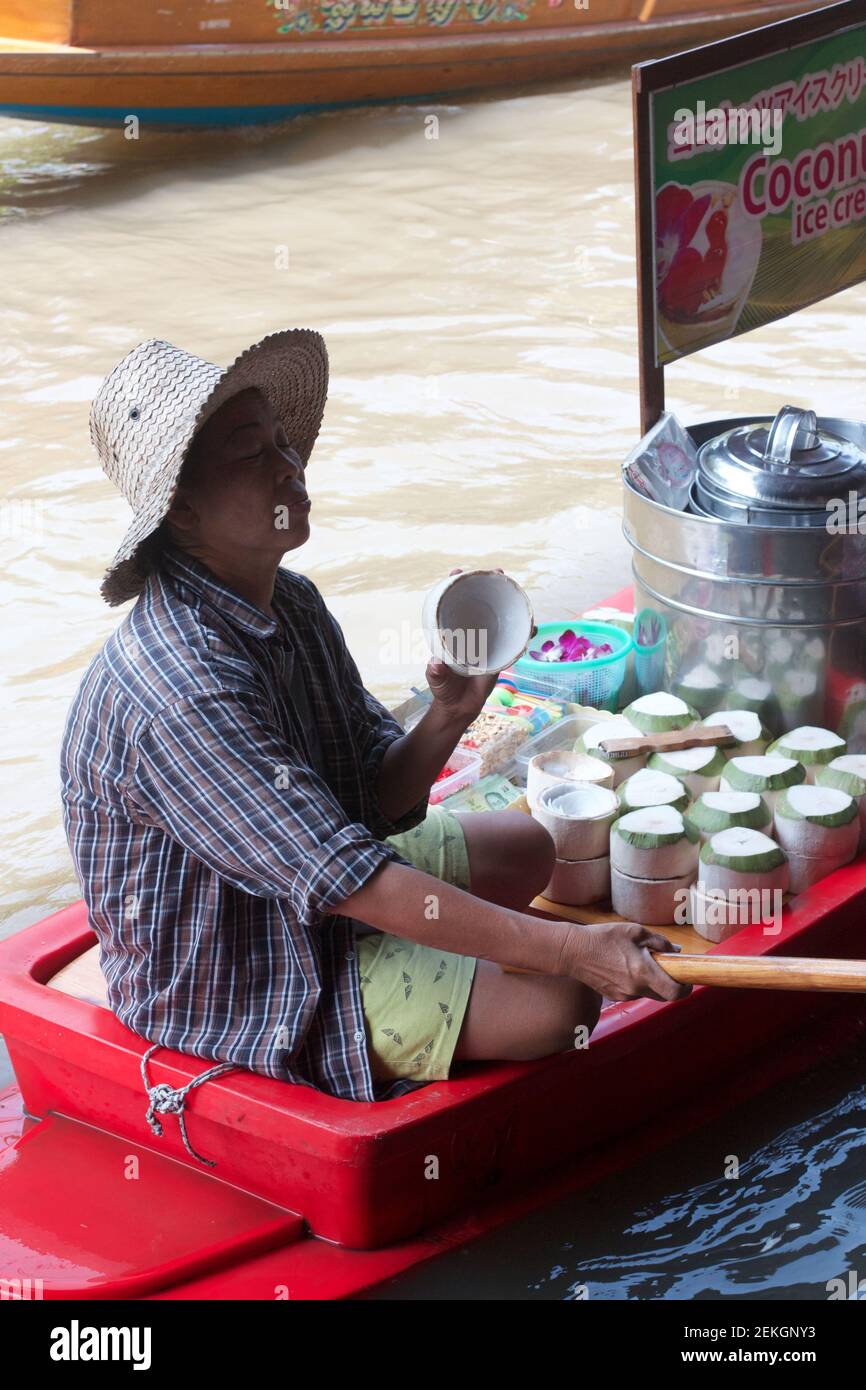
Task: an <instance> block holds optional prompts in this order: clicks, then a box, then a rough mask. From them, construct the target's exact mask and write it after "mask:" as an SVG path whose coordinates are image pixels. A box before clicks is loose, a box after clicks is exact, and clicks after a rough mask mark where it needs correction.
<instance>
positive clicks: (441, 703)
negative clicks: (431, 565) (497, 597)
mask: <svg viewBox="0 0 866 1390" xmlns="http://www.w3.org/2000/svg"><path fill="white" fill-rule="evenodd" d="M462 572H463V571H462V570H461V569H459V568H458V569H453V570H449V571H448V573H449V574H462ZM497 573H498V574H503V573H504V570H503V569H502V568H501V567H500V566H497ZM537 631H538V629H537V627H536V625H535V623H533V625H532V632H531V633H530V636H531V637H534V636H535V634H536V632H537ZM424 674H425V676H426V678H427V684H428V686H429V687H430V692H431V694H432V696H433V701H434V704H435V705H436V706H437V707H438V709H439V710H440V712H441V713H443V714H446V715H447V716H448V718H449V719H450V720H453V721H454V722H455V723H456V722H465V723H466V724H471V723H472V720H473V719H475V718H476V716H477V715H479V714H480V713H481V710H482V708H483V705H484V702H485V700H486V699H487V697H488V696H489V695H490V693H491V691H492V690H493V689H494V687H495V685H496V682H497V680H498V678H499V672H498V671H494V672H493V673H492V674H491V675H486V676H461V675H460V673H459V672H458V671H454V670H452V669H451V667H450V666H448V665H446V663H445V662H444V661H439V660H436V661H429V662H428V663H427V669H426V671H425V672H424Z"/></svg>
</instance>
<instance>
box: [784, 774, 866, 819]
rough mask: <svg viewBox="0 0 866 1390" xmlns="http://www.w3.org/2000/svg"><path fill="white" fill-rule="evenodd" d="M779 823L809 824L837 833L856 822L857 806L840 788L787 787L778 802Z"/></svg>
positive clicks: (851, 797)
mask: <svg viewBox="0 0 866 1390" xmlns="http://www.w3.org/2000/svg"><path fill="white" fill-rule="evenodd" d="M776 819H777V820H779V819H782V820H795V821H800V820H802V821H808V822H809V823H810V824H811V825H823V826H826V827H827V829H829V830H834V829H836V828H837V827H838V826H840V825H849V824H850V823H851V821H853V820H856V819H857V802H856V801H855V800H854V798H853V796H850V795H849V793H848V792H843V791H839V789H838V788H837V787H812V786H807V785H803V784H801V785H800V786H799V787H788V788H787V790H786V791H783V792H782V795H781V796H780V797H779V800H778V801H777V802H776Z"/></svg>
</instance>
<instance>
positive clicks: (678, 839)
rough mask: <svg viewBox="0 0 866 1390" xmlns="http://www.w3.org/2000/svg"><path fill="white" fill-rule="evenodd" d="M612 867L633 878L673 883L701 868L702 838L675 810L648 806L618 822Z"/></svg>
mask: <svg viewBox="0 0 866 1390" xmlns="http://www.w3.org/2000/svg"><path fill="white" fill-rule="evenodd" d="M610 862H611V867H612V868H614V869H617V870H618V871H619V872H620V873H621V874H628V876H629V877H630V878H640V879H659V878H665V879H671V878H681V877H682V875H683V874H688V873H692V874H694V872H695V871H696V870H697V866H698V836H697V835H696V834H695V832H694V831H693V830H691V829H690V827H689V826H687V825H686V823H685V821H684V820H683V817H682V813H681V812H680V811H678V810H676V809H675V808H674V807H673V806H647V807H645V808H644V809H643V810H641V811H629V812H628V813H627V814H626V815H624V816H620V818H619V820H617V821H614V823H613V826H612V827H611V831H610Z"/></svg>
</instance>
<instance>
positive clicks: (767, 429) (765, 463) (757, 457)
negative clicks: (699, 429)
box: [697, 405, 866, 512]
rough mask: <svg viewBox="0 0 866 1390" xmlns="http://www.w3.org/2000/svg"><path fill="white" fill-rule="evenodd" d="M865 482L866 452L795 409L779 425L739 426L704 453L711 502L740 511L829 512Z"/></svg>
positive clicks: (701, 462)
mask: <svg viewBox="0 0 866 1390" xmlns="http://www.w3.org/2000/svg"><path fill="white" fill-rule="evenodd" d="M859 482H862V483H864V484H866V453H864V451H863V450H862V449H860V448H859V447H858V445H856V444H854V443H853V442H852V441H851V440H850V439H843V438H842V437H841V436H840V435H835V434H831V433H829V431H826V430H822V429H820V428H819V426H818V420H817V417H816V415H815V412H814V410H799V409H798V408H797V407H796V406H793V405H785V406H783V407H782V409H781V410H780V411H779V413H778V415H777V416H776V418H775V420H772V421H769V420H758V421H756V422H755V423H754V424H748V425H738V426H737V427H736V428H734V429H731V430H728V431H727V432H726V433H725V434H721V435H718V436H717V437H716V438H715V439H710V440H708V441H707V443H706V444H704V445H703V446H702V448H701V449H700V452H699V454H698V474H697V483H698V486H699V487H702V491H703V494H704V496H705V498H706V497H709V498H711V499H712V498H718V499H719V502H720V503H722V502H723V503H726V504H728V505H729V506H730V505H733V506H734V507H735V508H736V507H739V508H743V509H748V508H750V507H754V506H755V505H756V504H757V505H758V506H759V507H760V508H761V509H762V510H764V509H769V510H777V509H778V510H781V511H788V510H790V511H794V512H796V511H802V510H813V511H814V510H823V509H825V508H826V504H827V503H828V502H830V501H831V500H833V499H836V498H842V499H843V500H844V499H845V498H846V497H847V494H848V491H849V489H851V488H854V487H856V485H857V484H858V483H859ZM713 510H715V508H713Z"/></svg>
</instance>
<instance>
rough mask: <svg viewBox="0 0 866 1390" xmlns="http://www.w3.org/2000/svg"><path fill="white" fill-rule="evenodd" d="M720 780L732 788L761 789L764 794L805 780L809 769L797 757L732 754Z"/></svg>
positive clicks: (781, 789)
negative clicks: (735, 756) (734, 755)
mask: <svg viewBox="0 0 866 1390" xmlns="http://www.w3.org/2000/svg"><path fill="white" fill-rule="evenodd" d="M721 780H722V786H723V787H726V788H728V789H729V790H730V791H739V792H758V793H759V794H760V795H761V796H763V795H764V794H765V793H767V792H775V791H783V790H784V788H785V787H791V786H794V785H795V783H797V782H805V780H806V769H805V767H804V766H803V764H802V763H801V762H799V761H798V760H797V759H796V758H783V757H773V756H769V755H766V754H763V755H758V756H757V757H751V756H750V757H746V758H743V757H739V758H729V759H728V761H727V763H726V764H725V770H724V772H723V773H722V778H721Z"/></svg>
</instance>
